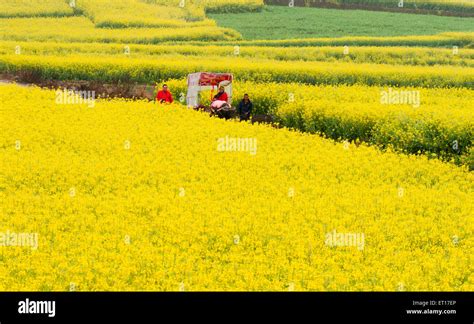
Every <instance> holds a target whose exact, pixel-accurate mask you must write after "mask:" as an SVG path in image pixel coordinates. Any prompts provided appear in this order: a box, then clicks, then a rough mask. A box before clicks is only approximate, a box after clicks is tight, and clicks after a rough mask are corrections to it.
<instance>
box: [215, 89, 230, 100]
mask: <svg viewBox="0 0 474 324" xmlns="http://www.w3.org/2000/svg"><path fill="white" fill-rule="evenodd" d="M216 100H220V101H225V102H227V101H228V100H229V96H228V95H227V93H225V88H224V87H223V86H220V87H219V92H218V93H217V94H216V95H215V96H214V99H213V100H212V101H216Z"/></svg>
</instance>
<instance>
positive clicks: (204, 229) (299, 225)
mask: <svg viewBox="0 0 474 324" xmlns="http://www.w3.org/2000/svg"><path fill="white" fill-rule="evenodd" d="M70 98H72V99H76V101H69V99H70ZM0 115H1V120H2V122H1V124H0V125H1V126H0V127H1V132H0V151H1V154H0V157H1V162H0V174H1V176H2V177H1V178H0V200H1V201H2V204H1V205H0V208H1V210H0V220H1V222H0V232H1V233H37V234H38V236H37V245H31V246H9V247H7V246H2V247H0V261H1V263H2V267H0V290H2V291H5V290H7V291H14V290H48V291H49V290H53V291H65V290H77V291H83V290H111V291H118V290H132V291H136V290H167V291H175V290H187V291H195V290H276V291H282V290H292V289H294V290H321V291H322V290H324V291H330V290H364V291H365V290H370V291H372V290H377V291H387V290H388V291H390V290H392V291H393V290H410V291H420V290H440V291H452V290H463V291H464V290H466V291H467V290H471V291H472V290H473V289H474V276H473V273H472V255H473V252H474V250H473V248H474V240H473V235H472V234H473V230H474V225H473V222H472V215H473V211H474V209H473V207H474V175H473V174H472V173H469V172H467V171H466V170H465V169H462V168H458V167H455V166H452V165H449V164H445V163H442V162H440V161H437V160H428V159H427V158H425V157H422V156H418V157H417V156H407V155H399V154H395V153H390V152H388V153H381V152H380V151H379V150H377V149H375V148H372V147H367V146H365V145H361V146H359V147H355V146H354V145H350V144H348V143H340V144H338V143H334V142H332V141H330V140H325V139H322V138H320V137H318V136H314V135H309V134H304V133H299V132H290V131H288V130H282V129H279V130H278V129H273V128H271V127H267V126H251V125H248V124H245V123H237V122H225V121H222V120H218V119H213V118H209V117H208V116H207V115H206V114H201V113H198V112H194V111H190V110H187V109H185V108H182V107H181V106H179V105H167V106H161V105H156V104H154V103H149V102H144V101H127V100H110V101H107V100H96V101H90V102H82V103H81V100H78V97H67V98H64V97H62V95H61V93H55V92H54V91H49V90H48V91H46V90H40V89H37V88H24V87H19V86H15V85H8V86H0ZM244 140H246V142H245V143H247V146H245V145H243V144H242V145H241V146H240V145H238V146H236V143H237V142H236V141H242V142H239V143H244ZM232 143H233V144H232ZM351 233H352V234H354V236H353V237H355V238H357V239H356V240H353V241H350V242H349V243H352V244H339V243H341V242H342V243H348V241H344V240H342V241H341V240H339V239H344V237H345V236H344V234H351ZM341 234H342V237H341V236H340V235H341ZM338 240H339V241H338ZM3 243H4V244H5V240H4V241H3Z"/></svg>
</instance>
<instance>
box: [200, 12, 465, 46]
mask: <svg viewBox="0 0 474 324" xmlns="http://www.w3.org/2000/svg"><path fill="white" fill-rule="evenodd" d="M209 17H210V18H212V19H214V20H216V21H217V22H218V24H219V25H220V26H222V27H228V28H232V29H235V30H237V31H239V32H240V33H241V34H242V36H243V37H244V38H245V39H291V38H314V37H342V36H403V35H433V34H438V33H442V32H448V31H450V32H454V31H458V32H466V31H469V32H472V31H474V19H472V18H461V17H439V16H429V15H411V14H403V13H389V12H375V11H362V10H338V9H321V8H296V7H294V8H290V7H283V6H282V7H279V6H267V7H265V9H264V10H263V11H261V12H259V13H244V14H211V15H209Z"/></svg>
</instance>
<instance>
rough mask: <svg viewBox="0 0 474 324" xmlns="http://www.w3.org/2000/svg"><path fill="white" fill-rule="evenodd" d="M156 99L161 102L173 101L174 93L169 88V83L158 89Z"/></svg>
mask: <svg viewBox="0 0 474 324" xmlns="http://www.w3.org/2000/svg"><path fill="white" fill-rule="evenodd" d="M156 101H158V102H159V103H162V104H163V103H173V95H172V94H171V92H170V91H169V90H168V85H166V84H163V89H162V90H160V91H158V94H157V95H156Z"/></svg>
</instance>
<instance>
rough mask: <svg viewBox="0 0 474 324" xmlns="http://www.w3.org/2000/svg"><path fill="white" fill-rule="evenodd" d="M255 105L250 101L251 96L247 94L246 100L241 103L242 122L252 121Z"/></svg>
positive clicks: (239, 109) (239, 108) (239, 110)
mask: <svg viewBox="0 0 474 324" xmlns="http://www.w3.org/2000/svg"><path fill="white" fill-rule="evenodd" d="M252 109H253V103H252V102H251V101H250V99H249V95H248V94H245V95H244V99H242V101H241V102H240V103H239V107H238V112H239V115H240V121H243V120H244V121H247V120H249V119H250V114H252Z"/></svg>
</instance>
